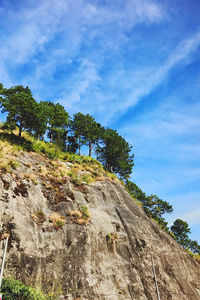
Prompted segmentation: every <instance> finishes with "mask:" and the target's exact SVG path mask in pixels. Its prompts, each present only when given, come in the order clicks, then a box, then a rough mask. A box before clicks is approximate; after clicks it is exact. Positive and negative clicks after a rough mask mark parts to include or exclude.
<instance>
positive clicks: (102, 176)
mask: <svg viewBox="0 0 200 300" xmlns="http://www.w3.org/2000/svg"><path fill="white" fill-rule="evenodd" d="M20 151H28V152H30V151H31V152H32V153H34V152H35V153H42V154H45V155H46V156H47V157H48V158H49V159H51V160H52V161H49V162H48V163H49V166H41V167H40V169H39V173H40V175H43V176H46V175H47V174H49V173H52V175H53V176H55V177H58V178H59V177H65V176H66V175H69V176H70V177H71V178H72V182H73V183H74V184H76V185H80V184H81V182H83V183H86V184H89V183H91V182H93V181H99V180H100V181H101V180H102V181H103V180H115V181H118V182H120V181H119V179H118V178H117V176H116V175H115V174H113V173H109V172H107V171H105V170H104V168H103V166H102V165H101V163H100V162H99V161H97V160H96V159H94V158H92V157H89V156H79V155H77V154H72V153H66V152H62V151H61V150H60V149H59V148H58V147H57V146H56V145H55V144H53V145H51V144H50V143H48V142H45V141H38V140H36V139H35V138H34V137H33V136H31V135H30V134H28V133H27V132H23V133H22V137H21V138H19V137H18V136H17V132H16V134H14V133H8V132H6V131H5V130H4V131H3V130H2V129H0V168H3V170H5V171H6V172H9V171H10V170H12V169H17V168H18V165H17V163H16V162H15V161H14V159H13V156H16V155H18V153H19V152H20ZM6 154H8V155H6ZM10 154H12V155H10ZM11 156H12V157H11ZM5 157H8V158H9V159H12V160H13V162H12V163H11V164H10V165H9V163H8V161H7V160H5ZM59 160H61V161H63V162H70V163H73V164H74V166H73V168H72V171H71V173H69V172H68V168H67V167H65V166H63V165H61V164H60V163H59ZM51 169H52V170H51ZM80 170H82V171H89V172H90V173H91V175H89V174H88V175H83V176H78V173H79V171H80Z"/></svg>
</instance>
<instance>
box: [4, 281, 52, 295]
mask: <svg viewBox="0 0 200 300" xmlns="http://www.w3.org/2000/svg"><path fill="white" fill-rule="evenodd" d="M1 293H2V294H3V299H4V300H13V299H14V300H50V299H53V298H52V297H48V296H46V295H44V294H43V293H42V292H39V291H37V290H36V289H35V288H32V287H29V286H26V285H24V284H23V283H21V282H20V281H17V280H14V279H11V278H4V279H3V281H2V287H1Z"/></svg>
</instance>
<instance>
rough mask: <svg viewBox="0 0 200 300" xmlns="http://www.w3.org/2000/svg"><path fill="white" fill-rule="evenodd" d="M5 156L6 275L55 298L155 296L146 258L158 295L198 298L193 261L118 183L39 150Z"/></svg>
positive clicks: (1, 187) (199, 268)
mask: <svg viewBox="0 0 200 300" xmlns="http://www.w3.org/2000/svg"><path fill="white" fill-rule="evenodd" d="M8 158H9V159H10V162H9V164H10V166H11V167H10V168H6V167H5V166H4V167H2V168H1V174H0V176H1V182H0V209H1V215H0V222H1V224H2V228H3V229H2V231H1V232H2V233H3V232H8V233H9V234H10V240H9V246H8V255H7V260H6V266H5V276H12V277H14V278H15V279H19V280H21V281H22V282H24V283H26V284H28V285H32V286H36V287H38V288H42V289H44V290H45V291H46V292H56V293H58V294H61V295H63V296H62V297H60V298H62V299H90V300H91V299H95V300H98V299H101V300H104V299H105V300H106V299H112V300H115V299H116V300H118V299H119V300H127V299H137V300H145V299H148V300H154V299H157V296H156V288H155V282H154V276H153V271H152V261H151V256H152V257H153V260H154V264H155V271H156V275H157V281H158V287H159V292H160V298H161V299H163V300H166V299H174V300H175V299H177V300H188V299H190V300H197V299H200V264H199V263H198V262H197V261H195V260H194V259H193V258H192V257H190V256H189V255H188V254H187V252H186V251H185V250H184V249H182V248H181V247H180V246H179V245H178V244H177V243H176V242H175V241H174V240H173V238H172V237H170V236H169V235H168V234H166V233H165V232H163V231H162V230H161V228H160V227H159V226H158V225H157V224H156V223H155V222H153V221H151V220H150V219H149V218H148V217H147V216H146V215H145V213H144V212H143V209H142V208H140V207H139V206H138V205H137V204H136V203H135V202H134V201H133V199H132V198H131V197H130V196H129V194H128V193H127V192H126V190H125V189H124V187H123V186H122V184H121V183H120V182H119V181H117V180H115V179H112V178H110V177H109V176H108V175H106V174H103V173H102V171H101V170H99V169H98V166H96V167H95V166H86V165H85V166H83V167H82V166H81V165H74V164H71V163H68V162H59V161H52V160H49V159H48V158H47V157H46V156H45V155H42V154H38V153H33V152H30V153H27V152H22V151H21V152H19V153H17V154H12V155H11V156H10V157H9V155H7V159H8ZM13 161H14V162H13ZM86 182H87V183H86Z"/></svg>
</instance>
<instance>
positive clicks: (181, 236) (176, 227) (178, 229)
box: [171, 219, 191, 248]
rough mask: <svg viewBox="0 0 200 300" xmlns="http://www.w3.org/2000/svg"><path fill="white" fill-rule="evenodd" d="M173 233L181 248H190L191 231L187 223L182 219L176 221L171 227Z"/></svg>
mask: <svg viewBox="0 0 200 300" xmlns="http://www.w3.org/2000/svg"><path fill="white" fill-rule="evenodd" d="M171 231H172V232H173V234H174V235H175V237H176V240H177V242H178V243H179V244H180V245H181V246H183V247H184V248H187V247H188V246H189V243H190V240H189V238H188V233H190V232H191V231H190V228H189V226H188V223H187V222H185V221H183V220H181V219H176V220H175V221H174V224H173V225H172V226H171Z"/></svg>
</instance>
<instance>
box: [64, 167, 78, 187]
mask: <svg viewBox="0 0 200 300" xmlns="http://www.w3.org/2000/svg"><path fill="white" fill-rule="evenodd" d="M67 175H68V176H69V177H70V178H71V179H72V183H73V184H75V185H79V184H81V180H80V179H79V177H78V175H77V174H76V173H75V172H74V171H73V170H72V171H70V172H69V173H68V174H67Z"/></svg>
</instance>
